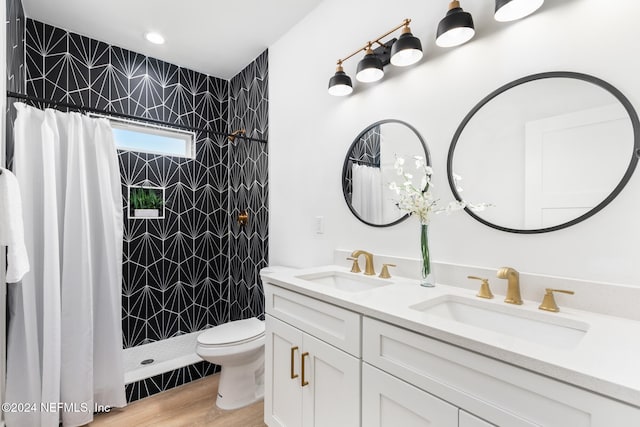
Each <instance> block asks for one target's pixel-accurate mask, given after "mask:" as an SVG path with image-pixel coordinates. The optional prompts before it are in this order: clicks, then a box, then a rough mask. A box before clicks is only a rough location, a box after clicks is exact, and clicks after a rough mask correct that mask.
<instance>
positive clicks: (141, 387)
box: [125, 361, 220, 402]
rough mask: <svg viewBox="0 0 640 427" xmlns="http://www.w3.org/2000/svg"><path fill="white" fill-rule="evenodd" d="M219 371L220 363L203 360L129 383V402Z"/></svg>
mask: <svg viewBox="0 0 640 427" xmlns="http://www.w3.org/2000/svg"><path fill="white" fill-rule="evenodd" d="M217 372H220V367H219V366H218V365H213V364H211V363H207V362H205V361H202V362H198V363H195V364H193V365H189V366H185V367H184V368H179V369H176V370H173V371H170V372H164V373H162V374H158V375H156V376H153V377H151V378H146V379H144V380H140V381H137V382H135V383H131V384H127V386H126V387H125V389H126V390H125V393H126V396H127V402H133V401H135V400H138V399H144V398H145V397H147V396H151V395H154V394H156V393H160V392H161V391H165V390H169V389H172V388H174V387H178V386H180V385H183V384H186V383H189V382H191V381H194V380H197V379H200V378H203V377H205V376H207V375H211V374H215V373H217Z"/></svg>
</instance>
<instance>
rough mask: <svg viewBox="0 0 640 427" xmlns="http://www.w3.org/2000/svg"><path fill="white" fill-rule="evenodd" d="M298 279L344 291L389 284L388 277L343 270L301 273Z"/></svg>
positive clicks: (366, 289) (374, 287)
mask: <svg viewBox="0 0 640 427" xmlns="http://www.w3.org/2000/svg"><path fill="white" fill-rule="evenodd" d="M296 278H298V279H303V280H308V281H310V282H312V283H314V284H318V285H322V286H326V287H329V288H333V289H337V290H340V291H344V292H364V291H370V290H372V289H378V288H381V287H383V286H388V285H391V284H392V283H393V282H392V281H390V280H388V279H379V278H377V277H371V276H365V275H362V274H356V273H348V272H344V271H324V272H319V273H310V274H302V275H299V276H296Z"/></svg>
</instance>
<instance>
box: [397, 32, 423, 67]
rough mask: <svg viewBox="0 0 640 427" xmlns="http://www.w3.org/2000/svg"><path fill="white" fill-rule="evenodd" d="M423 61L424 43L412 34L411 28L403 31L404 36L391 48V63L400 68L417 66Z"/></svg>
mask: <svg viewBox="0 0 640 427" xmlns="http://www.w3.org/2000/svg"><path fill="white" fill-rule="evenodd" d="M421 59H422V43H420V39H419V38H417V37H415V36H414V35H413V34H411V30H410V29H409V27H408V26H407V27H405V28H404V29H403V30H402V34H401V35H400V37H399V38H398V40H396V42H395V43H394V44H393V46H392V47H391V63H392V64H393V65H395V66H398V67H405V66H407V65H412V64H415V63H416V62H418V61H420V60H421Z"/></svg>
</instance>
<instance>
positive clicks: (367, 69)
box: [356, 43, 384, 83]
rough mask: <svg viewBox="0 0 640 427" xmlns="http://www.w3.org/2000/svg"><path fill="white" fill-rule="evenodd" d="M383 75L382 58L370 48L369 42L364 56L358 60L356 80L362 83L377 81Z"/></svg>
mask: <svg viewBox="0 0 640 427" xmlns="http://www.w3.org/2000/svg"><path fill="white" fill-rule="evenodd" d="M383 76H384V68H383V65H382V60H381V59H380V58H379V57H378V56H377V55H376V54H375V53H373V50H371V43H369V45H368V46H367V50H366V51H365V55H364V58H362V59H361V60H360V62H358V72H357V73H356V80H358V81H359V82H362V83H372V82H377V81H378V80H380V79H381V78H382V77H383Z"/></svg>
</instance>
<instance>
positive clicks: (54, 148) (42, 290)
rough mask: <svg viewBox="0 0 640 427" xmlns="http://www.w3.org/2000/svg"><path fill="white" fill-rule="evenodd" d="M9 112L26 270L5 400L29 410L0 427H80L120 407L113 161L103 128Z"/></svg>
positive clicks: (117, 201) (15, 301) (101, 123)
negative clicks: (101, 409) (101, 408)
mask: <svg viewBox="0 0 640 427" xmlns="http://www.w3.org/2000/svg"><path fill="white" fill-rule="evenodd" d="M15 105H16V108H17V110H18V115H17V119H16V122H15V154H14V156H15V157H14V168H15V174H16V177H17V178H18V181H19V183H20V188H21V190H22V200H23V215H24V228H25V243H26V246H27V252H28V254H29V259H30V260H32V267H31V272H29V273H28V274H27V275H25V277H24V279H23V280H22V282H21V283H17V284H12V285H9V289H8V292H9V296H8V299H9V313H10V314H9V316H10V317H9V329H8V337H7V385H6V401H7V402H9V403H15V404H16V405H20V404H23V405H24V403H28V404H30V405H31V404H34V406H33V407H31V408H28V410H26V411H19V412H7V413H6V414H5V418H6V422H7V426H8V427H22V426H34V427H35V426H43V427H44V426H57V425H58V423H59V421H60V420H61V421H62V423H63V425H64V426H79V425H83V424H86V423H88V422H90V421H91V420H92V419H93V412H94V409H95V408H96V406H97V405H106V406H110V407H121V406H124V405H126V399H125V392H124V369H123V361H122V327H121V321H120V317H121V291H120V286H121V280H122V233H123V225H122V224H123V218H122V215H123V214H122V199H121V197H122V196H121V187H120V174H119V168H118V158H117V152H116V149H115V145H114V141H113V136H112V133H111V127H110V125H109V123H108V121H107V120H105V119H93V118H89V117H86V116H83V115H81V114H78V113H63V112H59V111H55V110H50V109H47V110H45V111H42V110H38V109H36V108H32V107H29V106H27V105H25V104H22V103H16V104H15ZM16 407H17V408H19V406H16ZM32 409H35V410H32Z"/></svg>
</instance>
